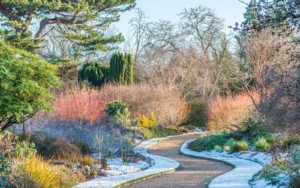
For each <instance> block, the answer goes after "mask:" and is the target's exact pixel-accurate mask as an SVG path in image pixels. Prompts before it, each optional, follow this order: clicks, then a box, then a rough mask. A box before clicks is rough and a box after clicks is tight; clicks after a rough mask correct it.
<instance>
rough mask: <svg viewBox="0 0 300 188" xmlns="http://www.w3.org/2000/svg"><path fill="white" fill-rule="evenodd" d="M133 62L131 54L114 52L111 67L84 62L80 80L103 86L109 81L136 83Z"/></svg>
mask: <svg viewBox="0 0 300 188" xmlns="http://www.w3.org/2000/svg"><path fill="white" fill-rule="evenodd" d="M133 64H134V63H133V58H132V55H131V54H123V53H121V52H118V53H114V54H113V56H112V58H111V60H110V66H109V67H106V66H104V65H102V64H101V63H86V64H84V65H83V66H82V68H81V69H80V70H79V73H78V81H79V82H80V83H82V82H88V84H89V85H91V86H94V87H101V86H102V85H103V84H104V83H107V82H111V83H116V84H122V85H132V84H134V72H133Z"/></svg>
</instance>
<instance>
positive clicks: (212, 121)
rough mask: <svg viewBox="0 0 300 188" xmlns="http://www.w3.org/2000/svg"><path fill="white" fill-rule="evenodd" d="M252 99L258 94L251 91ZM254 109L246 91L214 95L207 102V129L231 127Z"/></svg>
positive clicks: (257, 96) (250, 114) (255, 98)
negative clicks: (236, 93) (227, 94)
mask: <svg viewBox="0 0 300 188" xmlns="http://www.w3.org/2000/svg"><path fill="white" fill-rule="evenodd" d="M251 96H252V98H253V99H254V100H259V95H258V94H255V93H251ZM254 110H255V107H254V104H253V100H252V99H251V97H250V96H249V95H248V94H246V93H241V94H238V95H235V96H227V97H222V96H219V95H218V96H216V97H215V98H213V99H211V100H210V101H209V102H208V105H207V109H206V126H207V127H208V129H209V130H223V129H230V128H232V127H231V125H237V124H238V123H241V122H243V121H245V120H246V119H247V118H249V117H251V116H252V114H253V113H252V112H253V111H254Z"/></svg>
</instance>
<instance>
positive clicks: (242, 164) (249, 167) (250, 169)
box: [180, 140, 263, 188]
mask: <svg viewBox="0 0 300 188" xmlns="http://www.w3.org/2000/svg"><path fill="white" fill-rule="evenodd" d="M193 141H194V140H189V141H187V142H185V143H184V144H183V145H182V146H181V148H180V152H181V153H182V154H185V155H188V156H194V157H201V158H207V159H214V160H218V161H224V162H226V163H229V164H232V165H233V166H234V167H235V168H234V169H233V170H232V171H230V172H227V173H225V174H222V175H220V176H218V177H216V178H215V179H213V180H212V181H211V182H210V184H209V185H208V187H210V188H214V187H218V188H247V187H250V185H249V184H248V182H249V180H251V179H252V177H253V176H254V175H255V174H257V173H258V172H260V171H261V170H262V169H263V166H262V165H260V164H258V163H256V162H253V161H249V160H245V159H238V158H230V157H225V156H221V155H218V153H209V152H196V151H192V150H190V149H189V148H188V145H189V144H190V143H191V142H193Z"/></svg>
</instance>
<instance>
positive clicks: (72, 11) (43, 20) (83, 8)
mask: <svg viewBox="0 0 300 188" xmlns="http://www.w3.org/2000/svg"><path fill="white" fill-rule="evenodd" d="M134 6H135V0H68V1H66V0H51V1H48V0H18V1H16V0H1V1H0V18H1V23H2V25H3V26H4V27H3V29H2V33H3V30H5V32H4V33H5V35H2V38H5V39H11V38H12V39H15V38H16V37H15V36H17V38H18V37H19V38H20V37H21V38H22V37H23V38H26V36H27V39H28V35H33V36H34V38H32V41H28V42H31V45H33V46H34V45H36V46H35V48H39V46H38V41H39V40H41V39H43V38H44V37H45V36H46V35H47V33H48V32H49V31H50V30H52V29H53V28H54V27H55V28H57V30H58V31H59V34H60V37H62V38H65V39H67V40H69V41H71V42H72V43H74V44H76V45H78V46H83V47H84V49H85V52H95V51H97V50H100V51H107V50H109V49H110V48H111V47H110V44H113V43H117V42H122V41H123V40H124V38H123V36H122V35H121V34H117V35H113V36H105V35H104V34H103V33H104V32H103V31H104V30H105V29H107V27H108V26H109V25H110V24H111V23H112V22H116V21H118V20H119V17H120V15H119V13H120V12H124V11H127V10H130V9H132V8H133V7H134ZM33 26H34V27H35V29H32V27H33ZM35 30H36V32H35V33H33V31H35ZM22 35H24V36H22ZM3 36H4V37H3ZM28 42H27V44H24V43H23V44H18V43H13V44H12V45H14V44H18V45H23V46H21V48H22V49H26V50H28V49H27V48H26V46H28ZM18 45H16V47H20V46H18ZM33 46H31V50H30V51H34V50H32V49H34V48H33Z"/></svg>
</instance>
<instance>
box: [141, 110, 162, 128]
mask: <svg viewBox="0 0 300 188" xmlns="http://www.w3.org/2000/svg"><path fill="white" fill-rule="evenodd" d="M156 125H157V120H156V117H155V115H154V113H151V115H150V117H149V118H147V117H146V116H144V115H142V116H141V117H140V118H139V119H138V121H137V126H138V127H144V128H150V127H155V126H156Z"/></svg>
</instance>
